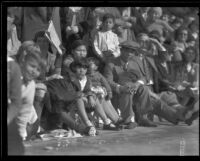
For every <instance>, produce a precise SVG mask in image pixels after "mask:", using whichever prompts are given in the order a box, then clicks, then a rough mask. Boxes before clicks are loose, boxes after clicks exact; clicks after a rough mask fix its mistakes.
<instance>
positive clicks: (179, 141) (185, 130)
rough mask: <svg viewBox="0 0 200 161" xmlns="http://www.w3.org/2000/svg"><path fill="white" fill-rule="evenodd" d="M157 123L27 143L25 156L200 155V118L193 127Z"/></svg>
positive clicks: (181, 124) (164, 122) (165, 122)
mask: <svg viewBox="0 0 200 161" xmlns="http://www.w3.org/2000/svg"><path fill="white" fill-rule="evenodd" d="M156 122H157V123H158V124H159V126H158V127H153V128H152V127H137V128H135V129H132V130H122V131H118V132H116V131H105V130H101V131H100V135H98V136H95V137H86V136H85V137H81V138H70V139H67V140H66V139H61V140H58V139H55V140H51V141H41V140H34V141H30V142H26V144H25V146H26V152H25V155H48V156H49V155H133V156H138V155H139V156H141V155H168V156H169V155H170V156H180V155H181V156H188V155H192V156H194V155H199V119H198V120H196V121H195V122H194V123H193V125H191V126H188V125H186V124H184V123H180V124H179V125H172V124H171V123H169V122H167V121H163V122H159V121H158V119H156Z"/></svg>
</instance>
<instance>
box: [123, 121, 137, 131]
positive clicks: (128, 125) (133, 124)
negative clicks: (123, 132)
mask: <svg viewBox="0 0 200 161" xmlns="http://www.w3.org/2000/svg"><path fill="white" fill-rule="evenodd" d="M136 127H137V123H136V122H129V123H127V124H125V127H124V129H134V128H136Z"/></svg>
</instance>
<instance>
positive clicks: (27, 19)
mask: <svg viewBox="0 0 200 161" xmlns="http://www.w3.org/2000/svg"><path fill="white" fill-rule="evenodd" d="M52 11H53V10H52V8H51V7H20V8H19V9H18V12H19V13H18V15H16V17H17V20H18V22H17V24H16V25H17V28H18V29H17V31H19V32H18V33H19V34H18V38H19V40H20V41H21V42H24V41H26V40H33V38H34V36H35V34H36V32H38V31H41V30H47V28H48V25H49V20H50V18H51V14H52Z"/></svg>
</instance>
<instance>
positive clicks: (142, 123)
mask: <svg viewBox="0 0 200 161" xmlns="http://www.w3.org/2000/svg"><path fill="white" fill-rule="evenodd" d="M138 123H139V125H140V126H144V127H157V125H156V124H155V123H154V122H152V121H150V120H148V119H144V118H142V119H140V120H139V122H138Z"/></svg>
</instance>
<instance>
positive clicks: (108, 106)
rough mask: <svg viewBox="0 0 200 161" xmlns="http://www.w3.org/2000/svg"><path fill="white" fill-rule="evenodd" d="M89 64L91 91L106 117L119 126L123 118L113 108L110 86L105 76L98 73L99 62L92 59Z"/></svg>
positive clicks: (88, 74) (88, 73) (89, 59)
mask: <svg viewBox="0 0 200 161" xmlns="http://www.w3.org/2000/svg"><path fill="white" fill-rule="evenodd" d="M87 61H88V64H89V69H88V72H87V76H88V77H89V78H90V80H91V83H92V87H91V91H92V92H94V93H95V94H96V96H97V98H98V100H99V102H100V103H101V104H102V106H103V108H104V111H105V113H106V115H107V116H108V117H109V118H110V119H111V120H112V122H113V123H114V124H115V125H117V126H118V125H119V124H120V121H121V118H120V117H119V115H118V114H117V112H116V110H115V108H114V107H113V105H112V103H111V101H110V99H111V98H112V90H111V88H110V85H109V84H108V82H107V80H106V79H105V78H104V76H103V75H102V74H101V73H100V72H98V67H99V61H98V60H97V59H96V58H94V57H90V58H88V59H87Z"/></svg>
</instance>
